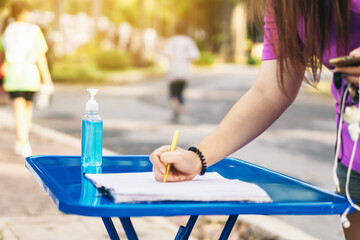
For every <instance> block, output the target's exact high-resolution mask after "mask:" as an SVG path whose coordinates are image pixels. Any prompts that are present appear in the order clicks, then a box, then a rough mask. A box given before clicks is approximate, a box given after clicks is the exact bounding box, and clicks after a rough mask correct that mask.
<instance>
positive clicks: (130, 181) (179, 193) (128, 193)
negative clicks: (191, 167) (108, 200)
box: [85, 172, 271, 203]
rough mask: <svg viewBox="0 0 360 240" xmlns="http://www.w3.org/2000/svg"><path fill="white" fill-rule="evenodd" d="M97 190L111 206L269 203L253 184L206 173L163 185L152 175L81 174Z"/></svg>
mask: <svg viewBox="0 0 360 240" xmlns="http://www.w3.org/2000/svg"><path fill="white" fill-rule="evenodd" d="M85 176H86V177H87V178H88V179H89V180H90V181H91V182H92V183H93V184H94V185H95V186H96V187H97V188H104V189H107V190H108V192H109V193H110V194H111V196H112V198H113V200H114V202H115V203H122V202H143V201H145V202H151V201H167V200H169V201H249V202H271V198H270V197H269V196H268V194H267V193H266V192H265V191H264V190H263V189H262V188H260V187H259V186H258V185H256V184H252V183H248V182H243V181H239V180H230V179H226V178H224V177H222V176H220V175H219V174H218V173H215V172H210V173H206V174H205V175H204V176H197V177H195V179H193V180H192V181H185V182H176V183H170V182H167V183H163V182H158V181H156V180H155V178H154V174H153V173H152V172H145V173H116V174H113V173H112V174H85Z"/></svg>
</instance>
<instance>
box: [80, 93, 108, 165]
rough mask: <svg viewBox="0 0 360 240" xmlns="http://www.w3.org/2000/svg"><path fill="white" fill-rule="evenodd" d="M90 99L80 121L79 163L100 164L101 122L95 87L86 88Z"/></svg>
mask: <svg viewBox="0 0 360 240" xmlns="http://www.w3.org/2000/svg"><path fill="white" fill-rule="evenodd" d="M87 90H88V91H89V92H90V100H88V101H87V103H86V115H85V116H84V117H83V119H82V123H81V165H82V166H84V167H87V166H101V164H102V143H103V122H102V119H101V117H100V116H99V114H98V110H99V105H98V103H97V102H96V101H95V95H96V93H97V91H98V90H97V89H87Z"/></svg>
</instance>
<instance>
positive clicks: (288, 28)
mask: <svg viewBox="0 0 360 240" xmlns="http://www.w3.org/2000/svg"><path fill="white" fill-rule="evenodd" d="M252 2H256V3H257V4H256V5H255V3H252ZM259 2H262V4H263V5H264V7H265V6H266V13H267V14H269V15H270V16H271V17H272V18H273V19H274V22H275V24H276V27H277V33H271V34H270V35H272V36H273V37H274V38H275V36H274V34H277V36H276V37H277V39H278V42H279V44H277V46H276V49H275V51H276V54H277V59H278V69H279V71H278V83H279V86H280V88H281V89H282V90H284V88H283V86H284V77H283V76H284V73H285V72H286V73H288V74H289V75H290V76H293V75H292V74H291V73H290V72H289V65H288V63H289V62H290V64H291V65H292V68H295V70H296V69H301V68H302V67H303V66H307V67H308V68H309V69H310V70H311V72H312V79H310V80H309V79H308V82H309V83H310V84H311V85H316V84H317V83H318V82H319V80H320V74H321V65H322V64H323V56H324V53H325V51H327V50H330V49H328V48H327V47H326V46H330V44H329V41H330V39H329V32H330V25H331V24H332V22H334V24H335V29H336V43H337V54H338V55H344V54H345V53H346V51H347V50H348V49H347V48H348V34H349V16H350V11H349V8H350V3H349V2H350V0H263V1H254V0H249V1H248V10H249V17H250V18H249V19H250V20H251V21H257V22H259V21H260V19H263V16H264V13H263V12H261V11H260V10H259V5H258V4H259ZM264 7H263V9H264ZM300 19H302V21H303V23H304V24H303V26H304V28H303V33H304V36H305V39H304V42H302V44H299V40H300V39H299V34H298V28H299V27H298V26H299V20H300ZM262 23H263V21H262ZM270 37H271V36H270ZM286 59H288V60H290V61H286Z"/></svg>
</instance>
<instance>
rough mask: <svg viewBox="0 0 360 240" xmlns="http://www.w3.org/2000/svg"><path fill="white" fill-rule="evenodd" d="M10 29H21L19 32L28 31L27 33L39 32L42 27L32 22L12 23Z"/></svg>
mask: <svg viewBox="0 0 360 240" xmlns="http://www.w3.org/2000/svg"><path fill="white" fill-rule="evenodd" d="M7 28H9V29H19V30H22V31H24V30H27V31H39V30H40V27H39V26H38V25H36V24H35V23H30V22H12V23H10V24H9V26H8V27H7Z"/></svg>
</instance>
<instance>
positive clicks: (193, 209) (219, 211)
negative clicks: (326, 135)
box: [25, 156, 350, 239]
mask: <svg viewBox="0 0 360 240" xmlns="http://www.w3.org/2000/svg"><path fill="white" fill-rule="evenodd" d="M25 165H26V167H27V168H28V169H29V171H30V172H31V173H32V175H33V176H34V177H35V178H36V179H37V181H38V182H39V183H40V185H41V186H42V187H43V188H44V190H45V191H46V192H47V193H48V195H49V196H50V197H51V199H52V200H53V201H54V203H55V204H56V205H57V207H58V208H59V210H60V211H62V212H65V213H69V214H77V215H84V216H96V217H101V218H102V220H103V222H104V224H105V227H106V229H107V232H108V234H109V236H110V238H111V239H120V238H119V236H118V235H117V232H116V229H115V227H114V224H113V222H112V219H111V217H119V218H120V221H121V223H122V225H123V228H124V230H125V233H126V235H127V237H128V239H138V237H137V235H136V232H135V229H134V228H133V225H132V223H131V220H130V217H144V216H181V215H189V216H190V218H189V221H188V223H187V225H186V226H185V227H183V226H181V227H180V229H179V231H178V233H177V235H176V237H175V239H188V237H189V236H190V233H191V231H192V229H193V227H194V225H195V222H196V220H197V218H198V216H199V215H228V216H229V218H228V220H227V222H226V224H225V226H224V229H223V231H222V233H221V235H220V237H219V239H227V238H228V236H229V234H230V232H231V230H232V228H233V226H234V224H235V222H236V219H237V217H238V215H239V214H264V215H270V214H272V215H275V214H276V215H328V214H342V213H343V212H344V211H345V209H346V208H348V207H349V205H350V204H349V203H348V201H347V200H346V198H344V197H343V196H340V195H338V194H335V193H332V192H328V191H326V190H323V189H320V188H318V187H315V186H313V185H311V184H309V183H306V182H303V181H300V180H297V179H294V178H291V177H288V176H286V175H283V174H280V173H277V172H274V171H271V170H269V169H265V168H262V167H259V166H257V165H254V164H251V163H248V162H245V161H242V160H238V159H234V158H226V159H224V160H222V161H220V162H218V163H217V164H215V165H213V166H211V167H209V168H208V171H215V172H218V173H219V174H221V175H222V176H224V177H226V178H230V179H239V180H242V181H247V182H252V183H256V184H258V185H259V186H260V187H262V188H263V189H264V190H265V191H266V192H267V193H268V194H269V195H270V197H271V199H272V200H273V202H271V203H249V202H186V201H174V202H171V201H170V202H151V203H122V204H114V203H113V202H112V201H111V200H110V199H109V198H108V197H106V196H103V195H102V194H99V192H98V190H97V189H96V188H95V187H93V185H92V184H91V183H90V182H89V181H88V180H87V179H86V178H84V177H83V175H82V172H84V171H87V172H89V173H95V172H98V173H99V172H102V173H122V172H149V171H151V170H152V165H151V162H150V161H149V157H148V156H104V157H103V164H102V166H101V167H100V168H99V167H98V168H93V169H84V168H82V167H81V164H80V156H34V157H29V158H27V159H26V162H25Z"/></svg>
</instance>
